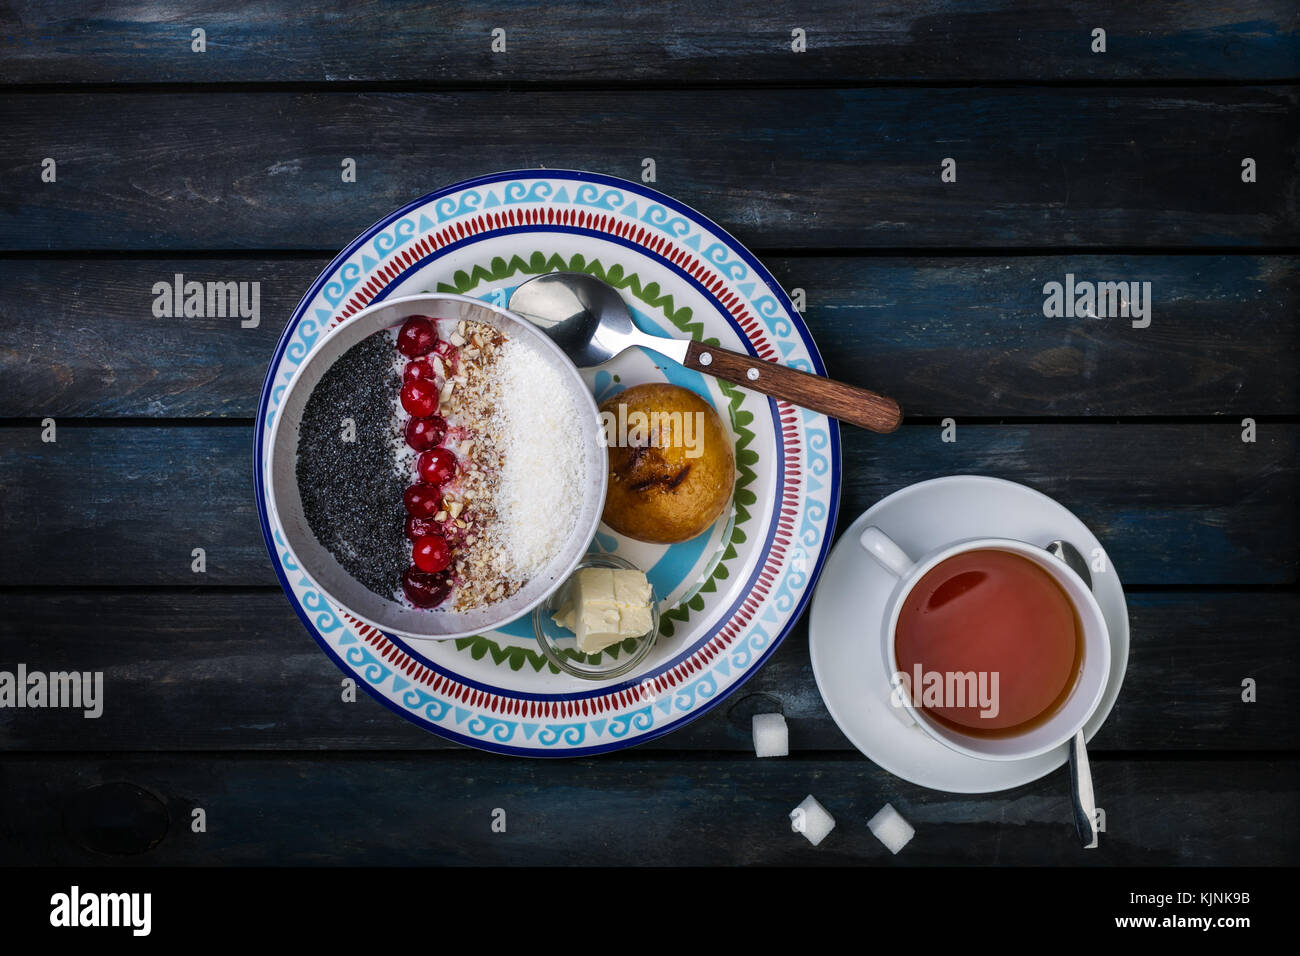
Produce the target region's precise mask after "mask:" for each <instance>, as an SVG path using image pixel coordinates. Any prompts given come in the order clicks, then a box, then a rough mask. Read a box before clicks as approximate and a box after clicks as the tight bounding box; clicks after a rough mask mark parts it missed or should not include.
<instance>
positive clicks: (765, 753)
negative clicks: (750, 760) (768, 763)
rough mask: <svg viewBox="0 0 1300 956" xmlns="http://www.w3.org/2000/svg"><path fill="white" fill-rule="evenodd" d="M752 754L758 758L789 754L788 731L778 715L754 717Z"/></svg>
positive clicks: (783, 720) (756, 715) (782, 719)
mask: <svg viewBox="0 0 1300 956" xmlns="http://www.w3.org/2000/svg"><path fill="white" fill-rule="evenodd" d="M753 727H754V753H756V754H757V755H758V756H760V757H785V756H788V755H789V753H790V730H789V728H788V727H786V725H785V718H784V717H782V716H781V715H780V714H755V715H754V722H753Z"/></svg>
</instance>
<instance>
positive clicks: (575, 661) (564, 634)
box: [533, 554, 659, 680]
mask: <svg viewBox="0 0 1300 956" xmlns="http://www.w3.org/2000/svg"><path fill="white" fill-rule="evenodd" d="M583 568H615V569H620V570H627V571H638V570H640V569H639V568H638V567H637V566H636V565H635V564H633V563H632V562H631V561H628V560H627V559H626V558H620V557H619V556H618V555H616V554H588V555H586V556H585V557H584V558H582V560H580V561H579V562H578V563H577V565H576V566H575V567H574V569H573V573H572V574H570V576H569V578H568V579H567V580H566V581H565V582H564V584H562V585H561V586H560V587H558V588H556V589H555V590H554V591H553V592H552V593H551V596H550V597H548V598H547V599H546V600H545V601H543V602H542V603H541V604H539V605H537V607H536V608H534V609H533V633H534V634H536V635H537V643H538V644H540V645H541V646H542V653H543V654H545V655H546V659H547V660H549V661H550V662H551V663H552V664H554V665H555V666H556V667H558V668H559V669H560V670H562V671H564V673H566V674H572V675H573V676H574V677H582V678H585V679H586V680H608V679H610V678H612V677H621V676H623V675H624V674H626V673H628V672H629V671H631V670H632V669H633V668H634V667H636V666H637V665H638V664H640V663H641V662H642V661H643V660H645V657H646V655H647V654H649V653H650V649H651V648H652V647H654V645H655V639H656V638H657V637H658V636H659V596H658V595H657V594H655V590H654V585H651V586H650V630H648V631H647V632H646V633H644V634H642V635H641V636H640V637H628V638H624V639H623V640H622V641H620V642H618V643H617V644H611V645H610V646H609V647H607V648H605V649H604V650H602V651H598V652H597V653H595V654H584V653H582V652H581V651H579V650H578V649H577V647H576V642H577V638H576V637H575V636H574V634H573V632H572V631H570V630H569V629H568V628H567V627H560V625H558V624H556V623H555V620H554V618H553V617H552V615H553V614H554V613H555V612H556V611H557V610H559V608H560V605H561V604H562V603H563V602H564V598H565V595H566V594H567V593H568V590H569V586H570V582H571V581H572V580H573V575H576V574H577V573H578V572H579V571H580V570H582V569H583ZM611 651H612V652H613V653H611Z"/></svg>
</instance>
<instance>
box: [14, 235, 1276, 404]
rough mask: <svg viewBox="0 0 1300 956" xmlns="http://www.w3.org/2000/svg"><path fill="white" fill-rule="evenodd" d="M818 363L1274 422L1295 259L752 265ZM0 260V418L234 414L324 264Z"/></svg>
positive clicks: (829, 259)
mask: <svg viewBox="0 0 1300 956" xmlns="http://www.w3.org/2000/svg"><path fill="white" fill-rule="evenodd" d="M765 259H766V264H767V265H768V267H769V268H770V269H771V270H772V272H773V274H774V275H775V276H776V278H777V279H778V281H780V282H781V284H782V286H783V287H784V288H785V289H786V290H787V291H789V290H793V289H795V288H800V289H803V290H804V292H805V294H806V298H807V310H806V314H805V319H806V321H807V323H808V326H809V328H810V329H811V330H812V333H813V337H814V339H815V340H816V341H817V342H818V343H819V344H820V347H821V349H822V353H823V357H824V358H825V360H826V362H827V365H828V368H829V371H830V373H831V375H832V376H833V377H835V378H839V379H841V380H843V381H846V382H851V383H854V384H858V385H861V386H863V387H867V388H873V389H877V390H880V391H884V392H886V393H887V394H889V395H892V396H894V397H896V398H897V399H898V400H899V401H900V402H902V404H903V409H904V412H905V413H906V414H908V415H912V416H918V415H919V416H929V417H942V416H949V415H951V416H954V417H961V416H977V417H991V416H999V415H1014V416H1033V417H1039V416H1054V415H1055V416H1060V415H1068V416H1124V417H1129V416H1150V415H1161V416H1170V415H1219V414H1222V415H1225V416H1229V417H1232V418H1235V419H1237V420H1240V419H1241V418H1243V417H1248V416H1249V417H1258V416H1268V415H1291V414H1295V412H1296V409H1297V408H1300V388H1298V387H1297V375H1296V371H1295V370H1296V368H1297V367H1300V329H1298V328H1297V325H1296V323H1295V322H1294V316H1295V315H1296V314H1297V313H1298V312H1300V259H1298V258H1296V257H1294V256H1245V255H1243V256H1223V255H1190V254H1189V255H1172V256H1129V255H1125V256H1093V255H1060V256H996V257H989V256H969V257H967V256H951V257H894V256H881V257H875V256H868V257H854V256H810V257H781V256H776V257H765ZM328 263H329V259H328V258H317V257H307V258H303V259H296V258H295V259H270V260H261V259H254V258H238V259H235V258H230V259H227V258H219V259H206V258H204V259H197V260H189V259H116V258H102V259H101V258H94V259H87V258H71V259H61V258H51V259H28V258H16V259H14V258H11V259H0V379H3V381H4V382H5V388H4V389H3V390H2V391H0V418H44V417H45V416H50V415H52V416H79V417H87V418H113V417H150V418H153V417H157V418H186V417H191V418H208V417H232V418H252V417H253V416H254V414H255V413H256V409H257V400H258V396H259V395H260V393H261V388H262V382H263V379H264V378H265V375H266V368H267V363H268V362H269V361H270V357H271V354H272V353H273V351H274V349H275V343H276V340H277V339H278V337H279V335H280V333H281V332H282V331H283V328H284V323H285V322H286V321H287V319H288V317H289V315H290V314H292V312H293V310H294V308H295V307H296V306H297V304H298V301H299V299H300V297H301V296H302V295H303V294H304V293H305V292H306V290H307V288H308V287H309V286H310V285H311V283H312V281H313V280H314V279H315V278H316V276H317V275H318V274H319V273H320V271H321V270H322V269H324V268H325V266H326V265H328ZM178 273H179V274H181V275H183V276H184V277H185V279H186V280H197V281H200V282H209V281H216V282H257V283H259V289H260V298H259V309H260V315H259V324H258V326H257V327H256V328H241V326H240V320H239V319H238V318H210V319H209V318H173V319H165V318H163V319H159V318H155V317H154V316H153V314H152V311H151V309H152V304H153V301H154V296H153V294H152V291H151V290H152V289H153V286H154V283H156V282H167V283H170V282H173V281H174V277H175V275H176V274H178ZM1067 274H1073V275H1074V276H1075V277H1076V279H1077V280H1079V281H1084V280H1087V281H1092V282H1097V281H1131V282H1150V283H1151V296H1152V297H1153V299H1154V302H1153V304H1152V311H1151V324H1150V326H1149V327H1147V328H1140V329H1138V328H1133V326H1132V322H1133V320H1132V319H1125V318H1123V317H1122V316H1121V317H1116V318H1113V319H1112V318H1095V319H1092V318H1048V317H1045V316H1044V315H1043V303H1044V295H1043V286H1044V285H1045V284H1046V283H1048V282H1059V283H1064V282H1065V276H1066V275H1067Z"/></svg>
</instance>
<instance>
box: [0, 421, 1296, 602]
mask: <svg viewBox="0 0 1300 956" xmlns="http://www.w3.org/2000/svg"><path fill="white" fill-rule="evenodd" d="M41 432H42V429H41V427H40V426H39V424H35V423H33V424H30V425H11V426H6V427H3V428H0V527H3V528H5V529H8V531H9V538H8V541H7V542H6V546H5V547H4V548H3V549H0V585H50V584H58V585H64V586H77V585H86V584H95V585H99V584H114V585H150V584H170V585H194V584H196V583H198V584H201V585H203V586H212V585H247V584H274V583H275V581H276V579H275V577H274V576H273V574H272V570H271V566H270V563H269V559H268V556H267V554H266V551H265V548H264V546H263V543H262V537H261V533H260V531H259V529H258V524H257V514H256V506H255V501H254V495H253V476H252V441H253V428H252V426H251V425H248V426H239V425H231V426H226V425H217V426H206V427H205V426H177V427H165V428H160V427H151V426H148V425H130V426H120V427H118V426H115V427H94V426H89V427H87V426H80V425H78V424H76V423H75V422H72V423H68V424H65V425H64V426H63V427H61V428H58V430H57V438H58V440H57V442H54V443H46V442H43V441H42V440H41ZM956 436H957V440H956V441H955V442H944V441H942V433H941V429H940V426H939V425H938V424H935V425H933V426H930V425H905V426H903V428H901V429H900V430H899V431H897V432H895V433H894V434H892V435H885V436H880V435H875V434H873V433H870V432H863V431H861V430H853V431H850V430H849V429H845V430H844V431H843V437H844V454H843V458H844V484H843V497H842V504H841V509H840V527H844V526H845V525H846V524H847V523H848V522H849V521H851V520H852V519H853V518H854V517H855V516H856V515H858V514H861V513H862V512H863V511H865V510H866V509H867V508H868V507H869V506H870V505H872V504H874V503H875V502H876V501H878V500H879V499H880V498H882V497H884V496H885V495H886V494H889V493H891V492H893V491H896V490H898V489H899V488H902V487H904V486H906V485H909V484H912V483H913V482H915V481H920V480H923V479H927V478H935V477H939V476H941V475H950V474H986V475H994V476H997V477H1001V478H1007V479H1010V480H1013V481H1019V482H1021V483H1023V484H1027V485H1029V486H1030V487H1032V488H1035V489H1037V490H1039V491H1042V492H1043V493H1045V494H1047V495H1050V496H1052V497H1053V498H1055V499H1057V500H1058V501H1060V502H1061V503H1062V504H1064V505H1065V506H1066V507H1068V508H1070V509H1071V510H1072V511H1074V512H1075V513H1076V514H1078V515H1079V517H1080V518H1081V519H1082V520H1083V521H1084V523H1085V524H1087V525H1088V526H1089V527H1090V528H1091V529H1092V530H1093V532H1094V533H1095V534H1096V535H1097V537H1098V538H1099V539H1100V540H1101V541H1102V542H1103V544H1104V545H1105V547H1106V550H1107V553H1108V555H1109V556H1110V558H1111V560H1112V562H1113V563H1114V566H1115V567H1116V568H1117V569H1118V571H1119V573H1120V576H1121V578H1122V579H1123V580H1124V581H1126V582H1128V583H1129V584H1131V585H1134V586H1137V585H1142V584H1206V585H1214V584H1242V585H1252V584H1278V583H1294V582H1295V581H1296V578H1297V574H1296V572H1297V562H1298V560H1300V559H1298V558H1297V550H1296V533H1297V532H1296V498H1295V494H1294V489H1295V483H1296V471H1297V461H1296V451H1297V438H1298V437H1300V426H1296V425H1285V424H1278V425H1270V424H1264V425H1261V426H1260V427H1259V428H1258V433H1257V436H1256V437H1257V440H1256V441H1255V442H1254V443H1244V442H1242V440H1241V429H1240V427H1239V425H1238V424H1237V423H1235V422H1231V421H1228V422H1225V423H1224V424H1221V425H1215V424H1206V425H1162V424H1145V423H1132V424H1119V425H1116V424H1105V425H1102V424H1097V425H1093V424H1064V425H1062V424H1042V425H991V424H990V425H963V424H961V423H960V421H959V422H958V424H957V432H956ZM200 547H201V548H203V549H204V550H205V552H206V562H207V571H206V573H204V574H195V573H194V572H192V571H191V569H190V567H191V560H192V559H191V552H192V550H193V549H194V548H200Z"/></svg>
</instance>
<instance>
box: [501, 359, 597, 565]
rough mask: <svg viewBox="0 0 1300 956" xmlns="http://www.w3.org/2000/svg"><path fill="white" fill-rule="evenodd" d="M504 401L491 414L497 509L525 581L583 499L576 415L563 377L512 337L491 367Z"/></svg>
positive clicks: (551, 552)
mask: <svg viewBox="0 0 1300 956" xmlns="http://www.w3.org/2000/svg"><path fill="white" fill-rule="evenodd" d="M495 371H496V373H497V376H498V378H499V381H500V383H501V392H500V394H501V402H500V405H499V406H498V408H497V411H496V414H495V415H494V416H493V418H492V426H491V427H492V430H493V431H494V432H495V435H496V440H497V444H498V447H500V448H501V450H502V452H503V453H504V460H503V464H502V467H501V476H500V481H499V483H498V486H497V494H496V511H497V516H498V519H499V520H500V522H501V525H502V534H503V537H504V542H503V543H504V544H505V547H506V549H507V550H508V552H509V554H510V557H511V559H512V560H513V563H514V565H515V568H516V573H517V574H518V575H519V576H520V577H522V578H525V579H527V578H529V577H532V576H533V575H534V574H536V573H537V572H538V571H540V570H541V569H542V567H543V566H544V565H545V564H546V562H548V561H549V560H550V559H551V558H552V557H554V556H555V553H556V552H557V551H558V550H559V549H560V547H561V546H562V545H563V544H564V542H565V541H566V540H567V539H568V537H569V535H570V534H571V533H572V532H573V527H574V525H575V524H577V521H578V512H579V509H580V506H581V503H582V478H583V462H582V443H581V442H579V441H575V440H574V439H575V435H576V433H577V431H578V429H579V428H580V427H581V421H582V419H581V417H580V413H579V412H578V409H577V407H576V406H575V403H574V401H573V396H572V395H571V394H570V393H569V391H568V389H567V388H565V385H564V380H563V379H562V378H561V377H560V373H559V372H558V371H557V370H556V369H555V367H554V366H552V365H551V364H549V363H548V362H547V361H546V360H545V359H544V358H542V356H541V355H540V354H538V352H537V351H536V349H535V348H534V347H533V346H532V345H530V344H529V343H527V342H521V341H519V340H511V341H509V342H507V343H506V344H505V346H504V347H503V348H502V350H501V355H500V358H499V360H498V362H497V365H496V369H495Z"/></svg>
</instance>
